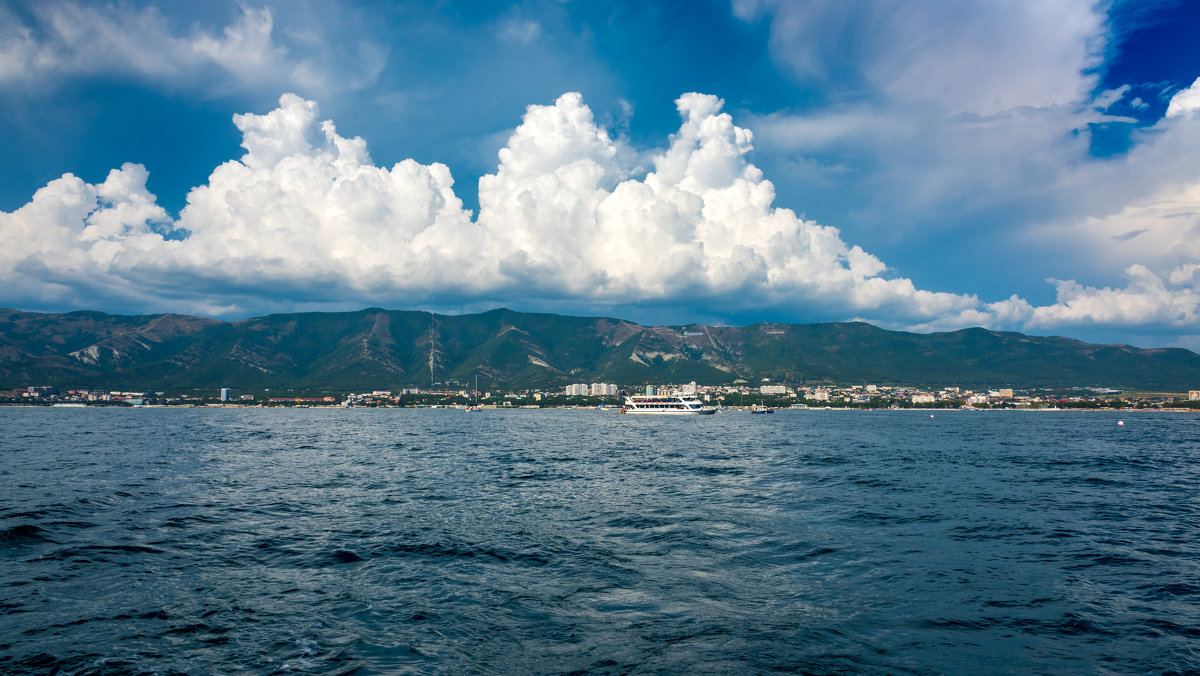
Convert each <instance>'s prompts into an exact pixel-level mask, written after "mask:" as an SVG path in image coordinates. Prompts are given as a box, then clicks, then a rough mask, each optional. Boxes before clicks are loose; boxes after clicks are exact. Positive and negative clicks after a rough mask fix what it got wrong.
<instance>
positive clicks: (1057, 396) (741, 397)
mask: <svg viewBox="0 0 1200 676" xmlns="http://www.w3.org/2000/svg"><path fill="white" fill-rule="evenodd" d="M668 393H679V394H685V395H691V396H695V397H696V398H698V399H700V400H701V401H703V402H705V403H706V404H707V405H710V406H715V407H718V408H722V409H732V410H740V409H746V408H750V407H752V406H758V407H763V406H767V407H771V408H773V409H783V410H806V409H807V410H811V409H909V408H918V409H919V408H930V409H1017V410H1020V409H1025V410H1045V409H1052V410H1053V409H1110V410H1128V409H1183V410H1200V390H1190V391H1188V392H1187V393H1170V392H1166V393H1163V392H1157V393H1155V392H1130V391H1122V390H1117V389H1112V388H1107V387H1072V388H1028V389H1015V388H1010V387H1001V388H995V389H992V388H974V389H970V388H965V387H957V386H946V387H936V388H928V387H926V388H919V387H901V386H890V385H888V386H885V385H870V384H865V385H837V386H835V385H812V386H801V385H788V384H776V383H771V382H763V383H760V384H757V385H752V384H750V383H745V382H741V383H734V384H732V385H713V386H710V385H698V384H696V383H695V382H692V383H687V384H685V385H670V384H661V385H646V384H640V385H637V386H629V387H622V386H619V385H616V384H612V383H576V384H572V385H568V386H566V387H564V388H562V389H555V388H533V389H523V390H514V391H505V390H500V389H488V390H477V389H474V388H473V387H469V386H468V384H466V383H460V382H458V381H457V380H453V379H450V380H447V381H446V382H444V383H436V384H435V385H434V386H433V387H422V388H417V387H413V388H404V389H399V390H372V391H370V392H361V393H341V392H338V393H330V392H320V393H311V392H281V391H275V392H272V391H270V390H261V391H256V392H240V391H237V390H236V389H234V388H220V389H219V390H217V391H207V390H192V391H180V392H165V391H157V392H129V391H110V390H102V389H59V388H58V387H55V386H49V385H39V386H30V387H21V388H15V389H12V390H7V391H0V405H10V406H11V405H23V406H64V407H79V406H138V407H141V406H209V407H247V406H253V407H276V406H278V407H297V406H299V407H339V408H352V407H371V408H464V407H467V406H478V407H481V408H485V409H540V408H549V409H553V408H598V409H606V408H618V407H619V406H620V405H621V403H622V401H623V400H624V397H625V396H626V395H628V394H649V395H654V394H668Z"/></svg>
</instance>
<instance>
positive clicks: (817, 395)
mask: <svg viewBox="0 0 1200 676" xmlns="http://www.w3.org/2000/svg"><path fill="white" fill-rule="evenodd" d="M813 399H815V400H817V401H829V390H816V391H814V392H813Z"/></svg>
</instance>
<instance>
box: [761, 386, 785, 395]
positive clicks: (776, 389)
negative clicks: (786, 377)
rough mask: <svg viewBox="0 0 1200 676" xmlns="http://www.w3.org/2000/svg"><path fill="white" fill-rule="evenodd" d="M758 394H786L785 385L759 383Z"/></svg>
mask: <svg viewBox="0 0 1200 676" xmlns="http://www.w3.org/2000/svg"><path fill="white" fill-rule="evenodd" d="M758 393H759V394H787V386H786V385H760V386H759V388H758Z"/></svg>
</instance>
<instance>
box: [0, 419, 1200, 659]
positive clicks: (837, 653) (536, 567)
mask: <svg viewBox="0 0 1200 676" xmlns="http://www.w3.org/2000/svg"><path fill="white" fill-rule="evenodd" d="M778 672H784V673H807V674H860V673H865V674H972V675H979V674H1134V673H1137V674H1143V673H1153V674H1187V673H1191V674H1195V673H1200V417H1198V416H1197V415H1196V414H1188V413H1163V412H1159V413H1149V412H1145V413H1143V412H1031V411H1025V412H999V411H991V412H971V411H961V412H960V411H933V412H930V411H872V412H868V411H836V410H833V411H826V410H809V411H779V412H777V413H775V414H774V415H749V414H746V413H736V412H728V411H723V412H720V413H718V414H717V415H713V416H696V417H659V416H629V415H616V414H613V413H608V412H601V411H596V410H511V411H505V410H485V411H482V412H477V413H469V414H468V413H465V412H463V411H461V410H454V409H442V410H417V409H390V410H389V409H348V410H340V409H321V408H311V409H290V410H289V409H232V408H231V409H203V408H166V409H155V408H141V409H132V408H122V409H118V408H76V409H66V408H53V409H52V408H4V409H0V673H3V674H26V673H32V674H163V675H168V674H651V673H653V674H689V675H692V674H764V673H778Z"/></svg>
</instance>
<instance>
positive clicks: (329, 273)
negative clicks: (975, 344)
mask: <svg viewBox="0 0 1200 676" xmlns="http://www.w3.org/2000/svg"><path fill="white" fill-rule="evenodd" d="M1185 94H1186V92H1184V93H1180V94H1179V96H1184V95H1185ZM1185 103H1186V100H1185ZM1180 105H1184V104H1180ZM676 106H677V108H678V111H679V114H680V117H681V125H680V127H679V129H678V131H677V132H676V133H674V134H673V135H671V137H670V139H669V144H668V145H667V146H666V147H665V148H661V149H659V150H657V151H651V152H646V153H643V152H638V151H637V150H636V149H633V148H630V147H627V146H626V145H625V144H624V143H622V142H620V141H618V140H615V139H614V138H613V137H612V136H610V134H609V132H608V131H607V130H606V129H604V128H603V127H601V126H599V125H598V124H597V123H596V120H595V118H594V116H593V114H592V111H591V110H590V109H589V108H588V106H587V105H585V104H584V102H583V99H582V97H581V96H580V95H579V94H576V93H568V94H564V95H563V96H561V97H559V98H558V99H557V100H556V101H555V102H554V103H553V104H552V105H533V106H529V107H528V109H527V111H526V114H525V116H524V118H523V119H522V122H521V124H520V125H519V126H518V127H517V128H516V129H515V131H513V132H512V134H511V136H510V137H509V139H508V142H507V144H506V145H505V147H504V148H503V149H502V150H501V151H500V153H499V165H498V167H497V169H496V171H495V173H492V174H488V175H485V176H483V177H482V178H481V179H480V181H479V205H480V209H479V214H478V216H475V215H474V214H472V213H471V212H470V211H468V210H466V209H464V208H463V204H462V201H461V200H460V199H459V198H458V197H457V196H456V195H455V192H454V181H453V178H452V177H451V175H450V171H449V169H448V168H447V167H446V166H445V165H442V164H439V163H433V164H428V165H422V164H420V163H418V162H415V161H413V160H404V161H402V162H399V163H397V164H395V165H394V166H392V167H391V168H385V167H379V166H376V165H375V164H374V163H373V161H372V159H371V157H370V155H369V153H368V151H367V145H366V142H365V141H363V140H362V139H361V138H345V137H343V136H341V135H339V134H338V133H337V130H336V128H335V126H334V124H333V123H332V122H331V121H328V120H326V121H322V120H321V119H320V114H319V111H318V108H317V104H316V103H314V102H313V101H310V100H306V99H304V98H301V97H299V96H296V95H294V94H285V95H284V96H282V97H281V98H280V100H279V106H278V108H276V109H275V110H272V111H270V112H268V113H266V114H264V115H257V114H244V115H235V116H234V124H235V125H236V126H237V128H238V129H239V130H240V131H241V133H242V139H243V140H242V146H243V148H244V149H245V153H244V154H243V155H242V156H241V157H240V158H239V159H236V160H230V161H227V162H225V163H223V164H221V165H220V166H218V167H217V168H216V169H214V170H213V171H212V173H211V175H210V176H209V178H208V181H207V183H205V184H204V185H201V186H198V187H196V188H193V189H192V190H191V192H190V193H189V194H188V197H187V205H186V207H185V208H183V209H182V211H181V212H180V213H179V215H178V218H175V219H173V218H171V217H170V215H169V214H167V213H166V212H165V211H164V210H163V209H162V208H161V207H159V206H158V205H157V202H156V197H155V196H154V195H152V194H151V193H149V191H148V190H147V188H146V180H147V177H148V172H147V170H146V169H145V168H144V167H142V166H140V165H136V164H126V165H123V166H122V167H121V168H119V169H114V170H112V171H111V172H110V173H109V175H108V177H107V178H106V179H105V180H104V181H103V182H101V183H98V184H89V183H87V182H85V181H83V180H81V179H80V178H78V177H76V176H74V175H71V174H66V175H64V176H63V177H61V178H59V179H56V180H54V181H51V182H50V183H49V184H48V185H46V186H45V187H44V188H42V189H40V190H38V191H37V193H36V194H35V195H34V196H33V198H32V200H31V201H30V202H29V203H28V204H26V205H24V206H23V207H21V208H19V209H17V210H16V211H14V212H12V213H3V212H0V283H2V284H3V287H4V288H5V289H6V293H5V296H6V298H5V302H7V303H11V304H15V305H20V306H33V307H48V306H55V307H122V308H142V309H146V310H154V311H162V310H168V309H170V310H174V311H188V312H196V313H201V314H209V315H218V316H237V315H243V316H244V315H246V314H249V313H253V312H261V311H266V310H285V309H300V308H320V307H324V308H330V309H332V308H340V307H358V306H362V305H363V304H366V303H377V304H384V305H390V306H393V307H394V306H401V307H412V306H415V305H420V306H425V307H454V306H461V305H463V304H465V303H471V302H483V303H487V302H497V303H514V304H518V305H519V304H522V303H524V304H526V305H527V306H528V305H532V304H542V305H543V306H545V305H546V304H553V305H554V306H555V307H557V308H560V309H563V308H571V307H577V308H596V307H603V306H618V305H620V306H629V305H643V306H646V307H655V306H664V305H670V304H682V305H686V306H688V307H698V306H703V307H705V308H706V312H707V314H708V315H709V316H737V317H741V316H746V314H747V313H748V312H753V311H769V312H771V313H773V314H774V315H775V316H793V317H797V318H802V317H817V316H820V317H824V318H850V317H861V318H865V319H868V320H871V321H875V322H879V323H881V324H884V325H887V326H892V327H907V328H915V329H926V330H928V329H945V328H958V327H962V326H968V325H983V326H990V327H997V328H1014V329H1023V330H1052V329H1057V328H1060V327H1067V326H1078V325H1087V324H1106V325H1130V326H1133V325H1145V324H1161V325H1168V326H1173V327H1188V326H1190V325H1193V324H1194V322H1195V320H1196V315H1197V311H1198V304H1200V294H1198V290H1197V283H1198V282H1200V276H1198V275H1197V274H1196V271H1197V270H1198V269H1200V258H1197V257H1196V254H1195V253H1191V252H1189V256H1188V257H1187V260H1180V261H1178V262H1177V265H1176V266H1175V268H1174V269H1173V270H1171V271H1169V272H1168V273H1166V274H1156V273H1155V272H1153V271H1151V270H1150V269H1148V268H1146V267H1142V266H1134V267H1130V268H1129V270H1128V276H1129V280H1130V281H1129V284H1128V285H1127V286H1126V287H1125V288H1122V289H1111V288H1090V287H1086V286H1083V285H1080V284H1077V283H1075V282H1074V281H1070V280H1067V281H1058V280H1050V281H1051V283H1053V284H1055V286H1056V288H1057V294H1058V299H1057V302H1056V303H1054V304H1052V305H1048V306H1033V305H1031V304H1030V303H1028V302H1026V301H1025V300H1022V299H1021V298H1018V297H1016V296H1013V297H1011V298H1008V299H1006V300H1001V301H998V302H983V301H981V300H980V299H978V298H976V297H974V296H972V295H965V294H954V293H944V292H934V291H928V290H922V289H919V288H917V287H916V286H915V285H914V284H913V282H912V281H911V280H909V279H906V278H903V277H898V276H894V275H890V274H889V271H888V267H887V265H886V264H885V263H884V262H883V261H881V260H879V259H878V258H877V257H875V256H873V255H871V254H870V253H868V252H866V251H864V250H863V249H862V248H860V247H858V246H855V245H852V244H849V243H847V242H846V241H844V239H843V238H842V236H841V234H840V233H839V231H838V230H837V229H836V228H833V227H829V226H826V225H821V224H818V223H816V222H813V221H810V220H805V219H803V218H801V217H799V216H797V215H796V214H795V213H794V212H793V211H791V210H789V209H785V208H780V207H776V206H775V205H774V202H775V190H774V186H773V185H772V183H771V182H770V181H769V180H767V179H766V178H764V176H763V172H762V171H760V170H759V169H758V168H757V167H756V166H754V164H752V163H751V162H750V161H749V159H748V153H749V152H750V151H751V149H752V147H753V141H754V139H753V134H752V133H751V132H750V131H749V130H747V129H745V128H742V127H739V126H737V125H735V124H734V122H733V119H732V117H731V116H730V115H729V114H728V113H726V112H724V111H723V101H722V100H721V99H719V98H717V97H715V96H711V95H704V94H697V93H690V94H684V95H683V96H681V97H680V98H679V99H678V100H677V101H676ZM1185 118H1187V119H1185ZM1169 123H1170V124H1176V123H1186V124H1189V125H1192V124H1193V121H1192V120H1191V119H1190V118H1188V116H1179V119H1175V118H1172V120H1170V121H1169Z"/></svg>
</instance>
